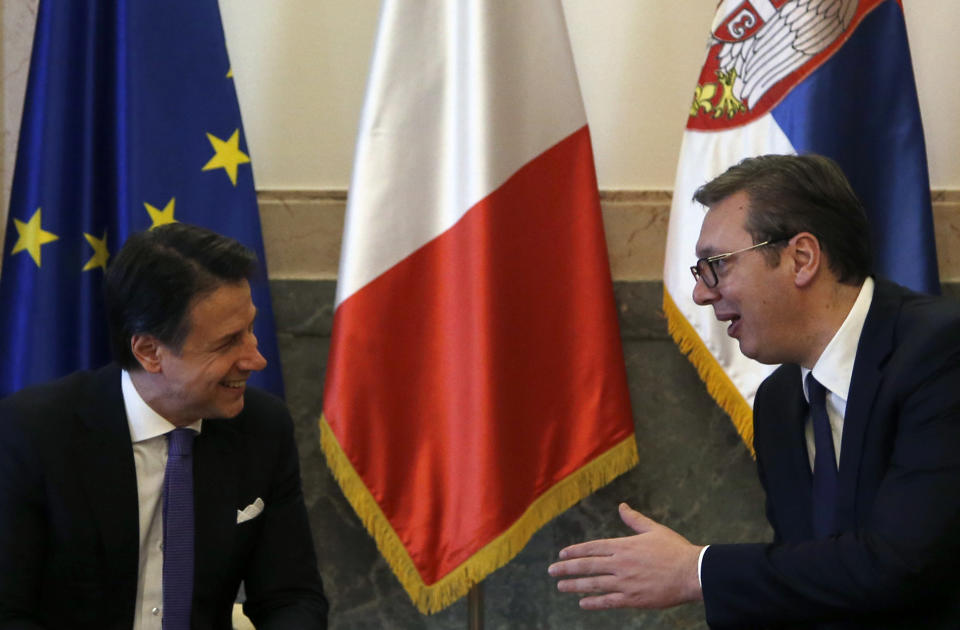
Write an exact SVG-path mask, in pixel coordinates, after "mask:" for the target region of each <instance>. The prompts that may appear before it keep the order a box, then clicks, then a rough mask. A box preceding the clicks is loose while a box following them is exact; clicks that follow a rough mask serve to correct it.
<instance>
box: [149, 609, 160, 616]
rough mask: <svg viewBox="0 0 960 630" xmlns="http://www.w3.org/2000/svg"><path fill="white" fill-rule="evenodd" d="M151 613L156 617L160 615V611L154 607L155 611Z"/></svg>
mask: <svg viewBox="0 0 960 630" xmlns="http://www.w3.org/2000/svg"><path fill="white" fill-rule="evenodd" d="M150 613H151V614H153V616H154V617H157V616H159V615H160V609H159V608H157V607H156V606H154V607H153V610H151V611H150Z"/></svg>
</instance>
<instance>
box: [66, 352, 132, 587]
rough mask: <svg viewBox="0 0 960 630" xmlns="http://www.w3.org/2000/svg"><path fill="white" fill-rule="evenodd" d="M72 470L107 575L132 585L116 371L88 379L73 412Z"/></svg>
mask: <svg viewBox="0 0 960 630" xmlns="http://www.w3.org/2000/svg"><path fill="white" fill-rule="evenodd" d="M76 414H77V417H78V418H79V421H80V422H79V425H78V431H77V437H76V450H75V458H76V460H75V461H76V470H77V471H78V474H79V475H80V476H81V478H82V485H83V488H84V491H85V493H86V501H87V504H88V505H89V506H90V509H91V510H92V511H93V514H94V519H95V520H96V524H97V528H98V530H99V532H100V534H101V544H102V548H103V550H104V554H105V558H106V563H107V565H108V569H109V571H110V572H111V574H113V575H117V576H122V577H123V583H125V584H132V585H133V586H134V587H135V586H136V583H137V567H138V565H139V561H140V560H139V557H140V552H139V549H140V537H139V531H140V524H139V518H138V514H139V508H138V506H139V499H138V497H137V473H136V467H135V465H134V462H133V447H132V445H131V443H130V430H129V428H128V427H127V416H126V412H125V411H124V407H123V394H122V393H121V389H120V369H119V368H118V367H117V366H115V365H111V366H108V367H106V368H103V369H101V370H99V371H98V372H96V373H95V374H94V375H93V387H91V388H90V389H89V390H88V391H87V392H86V395H85V396H84V397H83V399H82V400H81V401H80V402H79V403H78V405H77V410H76Z"/></svg>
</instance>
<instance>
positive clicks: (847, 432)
mask: <svg viewBox="0 0 960 630" xmlns="http://www.w3.org/2000/svg"><path fill="white" fill-rule="evenodd" d="M875 282H876V285H875V287H874V292H873V301H872V303H871V304H870V310H869V311H868V313H867V319H866V321H865V322H864V324H863V331H862V332H861V333H860V342H859V344H858V346H857V357H856V359H855V360H854V364H853V375H852V377H851V379H850V395H849V398H848V400H847V410H846V413H845V414H844V419H843V437H842V439H841V443H840V475H839V479H838V488H837V492H838V497H837V499H838V503H839V508H838V513H837V525H838V526H839V527H840V528H841V529H842V530H844V529H850V528H853V527H855V525H856V522H855V506H856V502H855V498H856V493H857V483H858V480H859V474H860V460H861V457H862V455H863V447H864V438H865V436H866V432H867V428H868V424H869V421H870V413H871V410H872V408H873V403H874V401H875V400H876V397H877V391H878V390H879V387H880V382H881V379H882V371H881V370H882V368H883V365H884V363H885V362H886V360H887V358H888V357H889V356H890V352H891V350H892V348H893V331H894V326H895V325H896V319H897V318H896V313H897V312H898V311H899V309H900V304H901V296H900V295H899V293H898V292H897V290H896V287H895V286H894V285H893V284H891V283H889V282H887V281H885V280H883V279H881V278H877V279H876V280H875Z"/></svg>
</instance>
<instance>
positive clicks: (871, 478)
mask: <svg viewBox="0 0 960 630" xmlns="http://www.w3.org/2000/svg"><path fill="white" fill-rule="evenodd" d="M694 198H695V200H696V201H698V202H699V203H701V204H703V205H704V206H706V207H707V208H708V211H707V213H706V216H705V217H704V221H703V226H702V227H701V231H700V238H699V240H698V242H697V246H696V255H697V256H698V257H699V260H697V263H696V264H695V265H694V266H692V267H691V268H690V270H691V272H692V273H693V277H694V280H695V284H694V286H693V297H694V300H695V301H696V303H697V304H700V305H702V306H711V307H712V308H713V310H714V314H715V316H716V318H717V319H718V320H720V321H723V322H728V327H727V334H729V335H730V336H731V337H733V338H735V339H737V341H738V343H739V345H740V350H741V352H743V354H744V355H746V356H748V357H751V358H754V359H756V360H758V361H760V362H763V363H768V364H783V365H781V366H780V367H779V368H778V369H777V370H775V371H774V372H773V374H772V375H771V376H770V377H769V378H767V379H766V380H765V381H764V382H763V384H762V385H761V386H760V388H759V390H758V392H757V395H756V399H755V402H754V433H755V438H754V447H755V449H756V452H757V467H758V471H759V474H760V480H761V483H762V484H763V487H764V490H765V491H766V495H767V501H766V508H767V516H768V519H769V520H770V524H771V525H772V526H773V530H774V540H773V542H766V543H756V544H733V545H727V544H716V545H709V546H705V547H704V546H699V545H694V544H691V543H690V542H689V541H687V540H686V539H685V538H683V537H682V536H680V535H679V534H677V533H676V532H674V531H672V530H670V529H669V528H667V527H665V526H663V525H660V524H658V523H656V522H654V521H652V520H650V519H648V518H646V517H645V516H643V515H642V514H640V513H639V512H636V511H634V510H632V509H631V508H630V507H628V506H627V505H626V504H621V506H620V516H621V518H622V519H623V521H624V522H625V523H626V524H627V525H629V526H630V527H631V528H632V529H633V530H634V531H635V532H636V535H634V536H630V537H626V538H615V539H607V540H597V541H590V542H585V543H581V544H579V545H574V546H572V547H567V548H566V549H563V550H562V551H561V552H560V561H559V562H557V563H555V564H553V565H551V567H550V574H551V575H553V576H556V577H563V578H566V579H563V580H561V581H560V582H559V584H558V587H559V589H560V590H561V591H568V592H579V593H585V594H586V595H587V596H586V597H584V598H583V599H582V600H581V606H582V607H583V608H588V609H598V608H613V607H630V606H632V607H640V608H665V607H669V606H673V605H676V604H680V603H683V602H687V601H695V600H700V599H702V600H703V601H704V602H705V605H706V615H707V622H708V623H709V624H710V625H711V627H716V628H739V627H782V626H789V627H791V628H806V627H825V626H823V625H821V624H825V623H826V624H829V627H830V628H957V627H960V571H958V570H957V566H956V564H957V560H956V559H957V558H958V557H960V387H958V384H960V305H958V304H957V303H956V302H953V301H949V300H945V299H942V298H936V297H931V296H927V295H920V294H917V293H914V292H912V291H909V290H907V289H905V288H903V287H900V286H898V285H896V284H893V283H892V282H889V281H888V280H885V279H883V278H881V277H875V276H872V275H871V273H872V262H871V252H870V243H869V229H868V225H867V219H866V214H865V212H864V210H863V208H862V206H861V204H860V202H859V201H858V200H857V197H856V196H855V194H854V193H853V190H852V189H851V187H850V185H849V183H848V182H847V180H846V178H845V177H844V175H843V173H842V172H841V171H840V169H839V167H838V166H837V165H836V164H835V163H834V162H832V161H830V160H828V159H826V158H823V157H819V156H814V155H805V156H781V155H768V156H761V157H757V158H750V159H747V160H744V161H743V162H741V163H740V164H737V165H736V166H733V167H731V168H730V169H728V170H727V171H726V172H725V173H723V174H722V175H720V176H719V177H717V178H716V179H714V180H713V181H711V182H709V183H707V184H706V185H704V186H703V187H701V188H700V189H699V190H698V191H697V193H696V195H695V196H694Z"/></svg>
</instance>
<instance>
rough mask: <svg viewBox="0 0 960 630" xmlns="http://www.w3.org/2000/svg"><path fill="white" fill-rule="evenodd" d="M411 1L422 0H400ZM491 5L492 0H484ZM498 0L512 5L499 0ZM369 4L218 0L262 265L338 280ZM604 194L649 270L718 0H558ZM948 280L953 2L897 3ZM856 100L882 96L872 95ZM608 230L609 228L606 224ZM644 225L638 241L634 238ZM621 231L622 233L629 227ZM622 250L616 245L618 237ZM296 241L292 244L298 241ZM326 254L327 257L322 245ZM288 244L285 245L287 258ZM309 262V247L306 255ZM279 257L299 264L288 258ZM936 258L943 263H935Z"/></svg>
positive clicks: (18, 31)
mask: <svg viewBox="0 0 960 630" xmlns="http://www.w3.org/2000/svg"><path fill="white" fill-rule="evenodd" d="M409 1H411V2H413V1H419V0H409ZM490 1H491V2H493V1H498V0H490ZM499 1H506V0H499ZM36 4H37V0H3V1H2V2H0V22H2V29H3V37H2V49H0V51H2V52H0V54H2V69H3V90H2V92H0V115H2V117H3V119H2V123H3V136H2V147H0V149H2V150H0V170H2V176H3V178H2V195H3V196H2V199H0V202H2V205H0V220H2V222H0V237H2V230H3V226H5V225H6V211H7V199H8V197H9V184H10V179H11V176H12V172H13V161H14V160H13V158H14V155H15V145H16V138H17V133H18V127H19V121H20V113H21V110H22V103H23V91H24V86H25V83H26V77H27V70H28V66H29V55H30V43H31V39H32V31H33V22H34V19H35V10H36ZM379 5H380V2H379V0H322V1H318V0H221V11H222V13H223V21H224V27H225V30H226V33H227V45H228V48H229V49H230V55H231V58H232V62H233V69H234V75H235V77H236V79H235V80H236V85H237V90H238V94H239V97H240V105H241V109H242V111H243V116H244V124H245V128H246V134H247V138H248V143H249V146H250V150H251V154H252V157H253V160H254V172H255V176H256V181H257V187H258V189H260V190H261V191H272V192H265V193H263V194H261V211H262V213H263V217H264V234H265V240H266V241H267V258H268V260H269V262H270V264H271V274H272V275H277V276H282V277H335V274H336V260H337V253H336V250H337V249H338V247H339V229H340V226H341V221H342V211H343V192H342V191H344V190H345V189H346V188H347V186H348V183H349V178H350V169H351V162H352V159H353V144H354V140H355V134H356V126H357V121H358V119H359V115H360V108H361V105H362V103H363V93H364V88H365V83H366V76H367V66H368V64H369V60H370V54H371V50H372V47H373V39H374V35H375V32H376V22H377V16H378V13H379ZM563 5H564V9H565V11H566V14H567V23H568V27H569V30H570V37H571V41H572V42H573V49H574V56H575V59H576V63H577V68H578V71H579V75H580V83H581V88H582V91H583V95H584V101H585V103H586V108H587V115H588V118H589V120H590V127H591V130H592V134H593V141H594V151H595V155H596V162H597V171H598V178H599V182H600V187H601V189H602V190H604V191H633V190H639V191H651V195H639V196H637V195H631V194H629V193H623V192H614V193H611V194H609V195H605V201H604V212H605V220H606V221H607V227H608V240H610V242H611V263H612V265H613V268H614V275H615V277H617V278H620V279H652V278H656V277H658V275H659V269H660V266H661V265H662V259H659V258H657V257H656V256H650V255H649V254H650V252H651V249H650V248H649V247H646V246H645V247H644V248H642V249H643V252H646V254H647V255H643V256H641V255H640V254H641V253H642V252H635V251H633V249H632V248H633V247H634V245H635V244H636V243H637V242H644V243H649V244H653V245H659V247H660V248H662V234H661V232H662V230H663V229H664V222H665V220H666V215H665V208H666V206H667V205H668V204H669V196H666V197H665V196H664V195H665V193H664V192H663V191H669V190H670V189H672V187H673V177H674V169H675V167H676V162H677V155H678V152H679V147H680V138H681V134H682V130H683V126H684V124H685V121H686V112H687V107H688V105H689V102H690V98H691V95H692V88H693V84H694V81H695V79H696V75H697V72H698V70H699V67H700V64H701V63H702V59H703V55H704V50H705V49H704V46H705V43H706V36H707V33H708V30H709V27H710V22H711V18H712V14H713V11H714V7H715V6H716V2H715V0H563ZM904 5H905V7H906V12H907V27H908V31H909V34H910V37H911V47H912V51H913V62H914V68H915V72H916V77H917V85H918V93H919V99H920V108H921V113H922V115H923V120H924V125H925V128H926V137H927V154H928V157H929V164H930V182H931V186H932V188H933V189H934V190H940V191H947V193H945V194H941V195H939V196H938V197H936V198H935V204H934V210H935V219H936V223H937V240H938V249H939V256H940V258H941V271H942V275H943V276H944V277H945V278H960V254H958V255H957V256H956V258H957V260H953V258H954V256H953V252H954V251H960V229H958V227H957V226H958V225H960V193H958V191H960V151H957V150H956V147H958V146H960V108H957V106H956V87H955V81H956V78H957V77H960V55H957V54H956V53H955V51H954V42H955V37H954V33H953V32H952V30H953V29H954V27H955V26H956V25H957V24H960V2H957V0H904ZM862 102H863V106H864V107H882V103H876V102H874V101H873V100H872V99H871V96H870V94H864V95H862ZM611 225H616V226H618V227H617V229H615V230H612V228H611ZM641 230H646V231H644V232H643V234H642V235H641V236H642V237H638V238H634V237H635V235H637V234H639V233H640V231H641ZM624 235H626V236H624ZM618 240H622V241H623V247H624V248H625V249H623V250H620V251H618V250H617V249H616V242H617V241H618ZM297 243H300V244H301V245H302V248H300V249H297V248H296V247H292V246H293V245H296V244H297ZM318 251H319V252H323V254H322V256H321V255H320V254H316V252H318ZM283 252H290V253H289V255H287V256H284V255H283ZM314 258H317V259H316V260H314ZM286 259H290V260H291V261H300V266H299V267H292V266H288V265H287V262H286ZM945 263H946V264H947V267H944V265H945Z"/></svg>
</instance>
